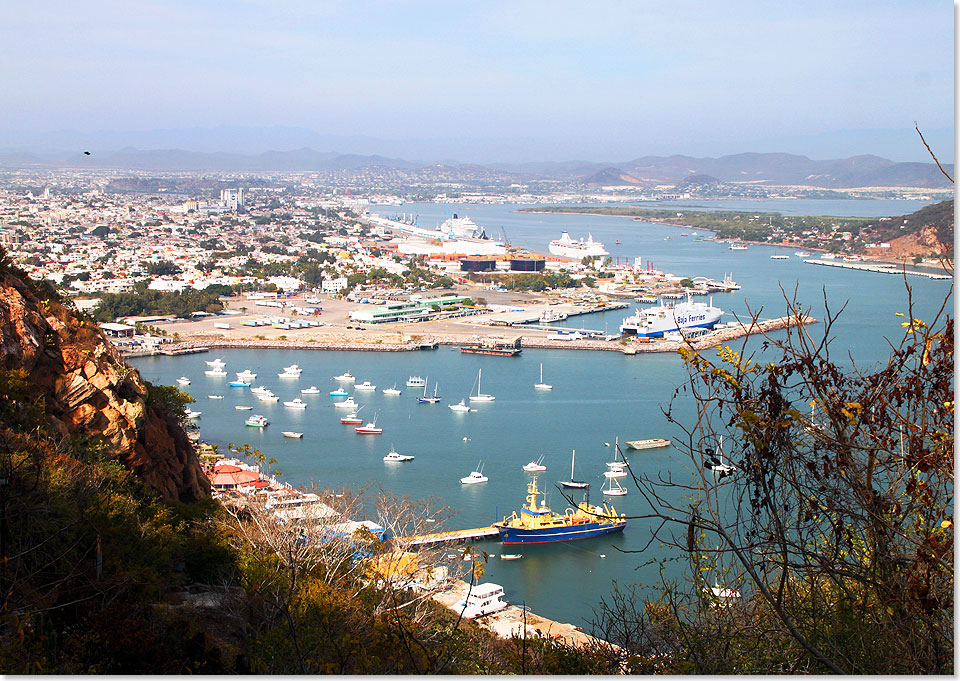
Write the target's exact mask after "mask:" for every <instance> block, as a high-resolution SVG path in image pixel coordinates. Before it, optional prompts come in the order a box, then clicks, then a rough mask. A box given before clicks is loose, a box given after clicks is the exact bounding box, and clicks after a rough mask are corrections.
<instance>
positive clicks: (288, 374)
mask: <svg viewBox="0 0 960 681" xmlns="http://www.w3.org/2000/svg"><path fill="white" fill-rule="evenodd" d="M277 378H300V372H296V373H292V372H289V371H281V372H280V373H279V374H277Z"/></svg>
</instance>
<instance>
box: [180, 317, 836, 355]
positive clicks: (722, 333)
mask: <svg viewBox="0 0 960 681" xmlns="http://www.w3.org/2000/svg"><path fill="white" fill-rule="evenodd" d="M816 322H817V320H816V319H814V318H813V317H808V316H805V315H801V316H796V317H778V318H777V319H768V320H765V321H755V322H742V323H735V325H733V326H725V327H723V328H720V329H717V330H715V331H712V332H710V333H708V334H706V335H704V336H699V337H697V338H693V339H690V340H688V341H677V340H662V339H655V340H652V341H650V342H637V341H636V340H628V341H625V342H624V341H604V340H589V339H579V340H559V339H556V338H545V337H542V336H522V341H521V342H522V345H523V347H525V348H542V349H551V350H601V351H606V352H623V353H628V354H634V353H637V354H640V353H648V352H676V351H677V350H679V349H680V348H681V347H683V346H687V347H691V348H692V349H694V350H705V349H707V348H711V347H715V346H717V345H721V344H723V343H728V342H730V341H732V340H736V339H737V338H742V337H744V336H750V335H753V334H765V333H772V332H774V331H780V330H783V329H786V328H788V327H794V326H804V325H806V324H815V323H816ZM475 342H476V341H475V339H472V338H470V339H468V338H464V337H463V336H431V337H430V338H423V339H420V340H419V341H416V342H407V343H398V342H396V338H395V337H393V338H364V339H349V338H344V337H339V338H324V339H316V340H267V339H263V340H259V339H258V340H226V339H221V338H216V339H214V338H194V339H191V340H187V341H181V342H179V343H169V344H167V345H165V346H164V351H165V352H171V351H172V352H180V351H188V350H197V349H209V350H215V349H220V348H258V349H265V348H266V349H272V350H329V351H365V352H410V351H414V350H420V349H421V345H423V344H428V345H430V344H439V345H453V346H461V345H472V344H474V343H475Z"/></svg>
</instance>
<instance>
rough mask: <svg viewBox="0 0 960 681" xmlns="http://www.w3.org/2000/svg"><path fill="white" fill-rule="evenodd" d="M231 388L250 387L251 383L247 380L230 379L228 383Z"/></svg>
mask: <svg viewBox="0 0 960 681" xmlns="http://www.w3.org/2000/svg"><path fill="white" fill-rule="evenodd" d="M227 385H228V386H230V387H231V388H249V387H250V384H249V383H248V382H247V381H230V382H229V383H227Z"/></svg>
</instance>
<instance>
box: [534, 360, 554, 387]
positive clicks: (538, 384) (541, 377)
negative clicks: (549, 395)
mask: <svg viewBox="0 0 960 681" xmlns="http://www.w3.org/2000/svg"><path fill="white" fill-rule="evenodd" d="M533 387H534V388H535V389H537V390H553V386H552V385H550V384H549V383H544V382H543V362H541V363H540V382H539V383H534V384H533Z"/></svg>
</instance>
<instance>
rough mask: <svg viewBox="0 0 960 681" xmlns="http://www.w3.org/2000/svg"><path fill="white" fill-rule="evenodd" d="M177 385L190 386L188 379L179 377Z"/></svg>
mask: <svg viewBox="0 0 960 681" xmlns="http://www.w3.org/2000/svg"><path fill="white" fill-rule="evenodd" d="M177 383H179V384H180V385H190V379H189V378H187V377H186V376H181V377H180V378H178V379H177Z"/></svg>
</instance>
